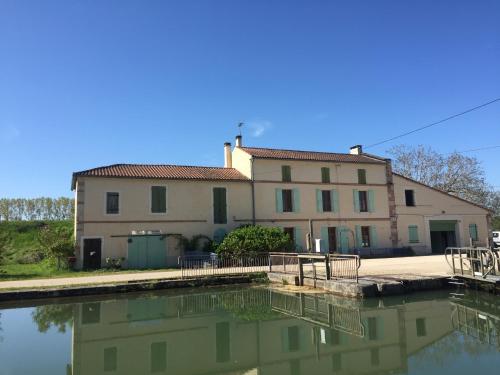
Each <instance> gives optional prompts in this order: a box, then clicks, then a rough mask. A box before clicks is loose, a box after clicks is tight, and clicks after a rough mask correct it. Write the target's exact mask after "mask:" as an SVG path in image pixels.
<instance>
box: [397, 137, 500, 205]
mask: <svg viewBox="0 0 500 375" xmlns="http://www.w3.org/2000/svg"><path fill="white" fill-rule="evenodd" d="M388 153H389V154H390V155H391V156H392V158H393V168H394V171H395V172H397V173H399V174H402V175H403V176H405V177H409V178H412V179H414V180H416V181H419V182H422V183H424V184H426V185H429V186H432V187H435V188H437V189H440V190H443V191H445V192H447V193H450V194H453V195H457V196H458V197H460V198H464V199H467V200H469V201H471V202H474V203H478V204H481V205H484V206H487V207H490V208H492V209H494V210H500V197H499V193H498V192H495V191H494V190H493V188H492V187H491V186H490V185H489V184H488V183H487V182H486V178H485V174H484V170H483V168H482V166H481V163H480V162H479V161H478V160H477V159H476V158H475V157H471V156H465V155H462V154H459V153H457V152H454V153H452V154H448V155H443V154H439V153H438V152H436V151H434V150H433V149H431V148H430V147H424V146H422V145H419V146H416V147H412V146H408V145H398V146H395V147H393V148H391V149H390V150H388Z"/></svg>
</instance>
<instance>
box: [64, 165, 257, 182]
mask: <svg viewBox="0 0 500 375" xmlns="http://www.w3.org/2000/svg"><path fill="white" fill-rule="evenodd" d="M80 176H82V177H125V178H151V179H165V180H207V181H214V180H221V181H248V178H247V177H245V176H244V175H243V174H241V173H240V172H238V171H237V170H236V169H234V168H218V167H195V166H185V165H151V164H113V165H108V166H104V167H99V168H93V169H87V170H85V171H80V172H75V173H73V182H72V188H74V183H75V179H76V177H80Z"/></svg>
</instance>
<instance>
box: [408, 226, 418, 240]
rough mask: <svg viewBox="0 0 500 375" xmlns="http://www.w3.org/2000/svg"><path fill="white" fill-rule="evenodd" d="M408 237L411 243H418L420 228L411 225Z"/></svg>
mask: <svg viewBox="0 0 500 375" xmlns="http://www.w3.org/2000/svg"><path fill="white" fill-rule="evenodd" d="M408 237H409V240H410V242H411V243H417V242H419V241H418V226H417V225H409V226H408Z"/></svg>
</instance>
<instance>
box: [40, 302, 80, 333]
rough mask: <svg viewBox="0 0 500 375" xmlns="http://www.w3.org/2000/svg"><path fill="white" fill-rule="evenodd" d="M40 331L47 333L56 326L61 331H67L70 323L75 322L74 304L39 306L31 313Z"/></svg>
mask: <svg viewBox="0 0 500 375" xmlns="http://www.w3.org/2000/svg"><path fill="white" fill-rule="evenodd" d="M31 317H32V318H33V322H35V323H36V325H37V327H38V331H39V332H42V333H45V332H47V331H48V330H49V328H50V327H52V326H54V327H55V328H57V330H58V331H59V332H62V333H64V332H66V327H67V326H68V324H70V323H72V322H73V305H46V306H38V307H37V308H36V309H35V311H33V312H32V313H31Z"/></svg>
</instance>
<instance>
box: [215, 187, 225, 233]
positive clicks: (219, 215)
mask: <svg viewBox="0 0 500 375" xmlns="http://www.w3.org/2000/svg"><path fill="white" fill-rule="evenodd" d="M213 194H214V223H215V224H226V223H227V201H226V188H222V187H216V188H214V189H213Z"/></svg>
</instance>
